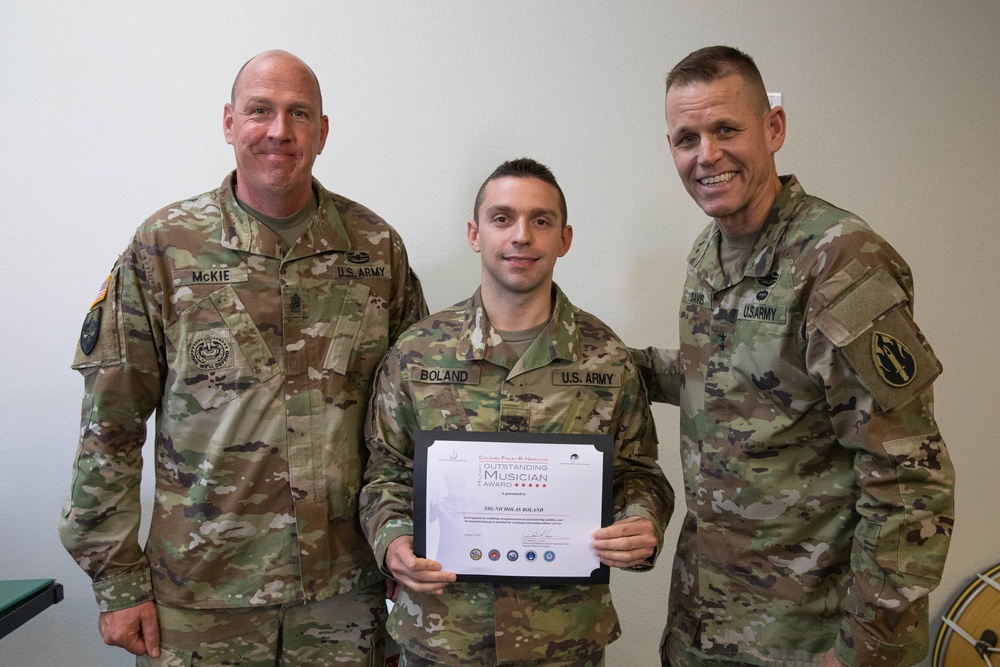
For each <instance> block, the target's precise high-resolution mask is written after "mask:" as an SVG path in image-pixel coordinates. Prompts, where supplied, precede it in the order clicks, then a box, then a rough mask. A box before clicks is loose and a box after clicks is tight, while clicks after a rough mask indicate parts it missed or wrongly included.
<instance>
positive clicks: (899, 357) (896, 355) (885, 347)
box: [872, 331, 917, 387]
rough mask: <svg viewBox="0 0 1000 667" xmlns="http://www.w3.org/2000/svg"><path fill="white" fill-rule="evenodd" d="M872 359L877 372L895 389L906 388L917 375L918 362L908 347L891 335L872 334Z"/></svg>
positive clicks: (877, 332)
mask: <svg viewBox="0 0 1000 667" xmlns="http://www.w3.org/2000/svg"><path fill="white" fill-rule="evenodd" d="M872 359H874V360H875V370H877V371H878V374H879V376H881V378H882V379H883V380H885V382H886V384H889V385H891V386H893V387H905V386H906V385H908V384H910V383H911V382H913V378H914V377H915V376H916V374H917V362H916V360H914V358H913V355H912V354H911V353H910V351H909V350H908V349H906V346H905V345H903V344H902V343H901V342H899V341H898V340H897V339H895V338H893V337H892V336H890V335H889V334H885V333H881V332H879V331H876V332H874V333H872Z"/></svg>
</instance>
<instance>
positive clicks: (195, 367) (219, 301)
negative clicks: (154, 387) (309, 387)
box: [166, 285, 279, 418]
mask: <svg viewBox="0 0 1000 667" xmlns="http://www.w3.org/2000/svg"><path fill="white" fill-rule="evenodd" d="M166 334H167V339H168V350H167V364H168V366H169V368H170V372H169V375H168V379H167V383H168V385H170V395H171V399H170V402H169V404H168V406H167V410H168V412H169V413H170V416H171V417H175V418H176V417H182V416H185V415H191V414H195V413H196V412H200V411H204V410H214V409H215V408H218V407H220V406H222V405H225V404H226V403H228V402H230V401H232V400H233V399H235V398H237V397H238V396H240V395H241V394H242V393H243V392H245V391H246V390H248V389H249V388H251V387H253V386H254V385H257V384H259V383H261V382H264V381H266V380H269V379H271V378H272V377H274V375H275V374H277V372H278V370H279V368H278V363H277V361H276V360H275V358H274V355H273V354H271V350H270V349H269V348H268V346H267V343H265V342H264V338H263V337H262V336H261V334H260V330H259V329H258V328H257V324H256V323H255V322H254V321H253V318H252V317H250V314H249V313H247V311H246V308H244V306H243V302H242V301H240V298H239V296H238V295H237V294H236V291H235V290H234V289H233V288H232V287H231V286H229V285H227V286H225V287H223V288H222V289H219V290H216V291H215V292H212V293H211V294H210V295H208V296H207V297H206V298H204V299H202V300H201V301H199V302H197V303H195V304H194V305H192V306H191V307H189V308H187V309H186V310H184V311H183V312H182V313H181V314H180V317H179V319H178V321H177V322H176V323H175V324H173V325H172V326H171V327H169V328H168V329H167V331H166ZM171 347H172V348H173V349H170V348H171Z"/></svg>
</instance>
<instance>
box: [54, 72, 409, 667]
mask: <svg viewBox="0 0 1000 667" xmlns="http://www.w3.org/2000/svg"><path fill="white" fill-rule="evenodd" d="M327 130H328V122H327V118H326V116H324V115H322V102H321V99H320V91H319V84H318V82H317V80H316V78H315V75H314V74H313V73H312V70H310V69H309V68H308V67H307V66H306V65H305V63H303V62H302V61H300V60H299V59H298V58H295V57H294V56H292V55H291V54H288V53H284V52H268V53H265V54H262V55H260V56H258V57H256V58H254V59H253V60H251V61H250V62H248V63H247V65H245V66H244V68H243V69H242V70H241V71H240V74H239V75H238V77H237V80H236V83H235V84H234V88H233V100H232V103H231V104H227V105H226V108H225V116H224V131H225V135H226V139H227V141H228V142H229V143H231V144H233V146H234V149H235V153H236V165H237V166H236V171H235V172H234V173H233V174H231V175H230V176H228V177H227V178H226V179H225V180H224V181H223V183H222V185H221V187H219V188H218V189H216V190H213V191H211V192H207V193H205V194H202V195H199V196H197V197H194V198H192V199H188V200H186V201H181V202H178V203H175V204H172V205H170V206H167V207H166V208H164V209H162V210H161V211H160V212H158V213H156V214H154V215H153V216H152V217H150V218H149V219H148V220H147V221H146V222H145V223H144V224H143V225H142V226H141V227H140V228H139V229H138V231H137V232H136V234H135V236H134V238H133V239H132V242H131V244H130V245H129V246H128V248H127V249H126V250H125V252H124V253H123V254H122V256H121V258H120V259H119V261H118V262H117V263H116V264H115V266H114V268H113V269H112V272H111V275H110V276H109V278H108V280H107V282H106V283H105V284H104V286H103V287H102V289H101V291H100V294H99V296H98V298H97V300H96V301H95V302H94V304H93V305H92V306H91V309H90V312H89V314H88V315H87V317H86V320H85V323H84V327H83V333H82V335H81V337H80V344H79V348H78V349H77V354H76V359H75V361H74V364H73V367H74V368H76V369H77V370H79V371H80V372H81V373H82V375H83V376H84V378H85V395H84V401H83V415H82V427H81V439H80V446H79V449H78V451H77V455H76V463H75V467H74V472H73V483H72V490H71V493H70V497H69V500H68V501H67V504H66V508H65V511H64V513H63V516H62V521H61V523H60V534H61V537H62V540H63V543H64V544H65V545H66V548H67V549H68V550H69V552H70V553H71V554H72V555H73V557H74V558H75V559H76V560H77V562H78V563H79V564H80V566H81V567H82V568H83V569H84V570H85V571H86V572H87V574H89V575H90V576H91V577H92V578H93V587H94V592H95V594H96V597H97V602H98V604H99V606H100V609H101V619H100V629H101V633H102V636H103V637H104V639H105V641H106V642H107V643H109V644H113V645H119V646H123V647H124V648H126V649H128V650H129V651H131V652H132V653H135V654H136V655H139V656H142V657H141V658H140V659H139V662H140V664H162V665H181V664H184V665H187V664H196V665H218V664H241V665H244V667H246V666H247V665H253V666H257V665H261V666H263V665H277V664H281V665H286V664H302V665H332V664H341V663H344V662H347V663H352V664H365V665H367V664H369V663H370V664H381V652H382V650H383V640H384V633H385V631H384V619H385V613H386V612H385V599H384V593H385V591H384V586H383V577H382V574H381V572H379V568H378V566H377V565H376V563H375V560H374V558H373V556H372V553H371V549H370V547H369V546H368V544H367V543H366V541H365V539H364V536H363V535H362V533H361V529H360V525H359V523H358V507H357V499H358V493H359V491H360V488H361V482H362V475H363V472H364V465H365V457H366V450H365V449H364V447H363V445H362V443H361V440H362V436H363V421H364V414H365V409H366V407H367V403H368V397H369V393H370V388H371V383H372V379H373V375H374V372H375V369H376V367H377V365H378V363H379V361H380V360H381V359H382V357H383V356H384V354H385V353H386V351H387V350H388V348H389V345H390V344H391V342H392V341H393V340H394V339H395V338H396V336H397V335H398V334H399V333H401V332H402V331H403V330H405V329H406V328H407V327H408V326H409V325H411V324H413V323H414V322H415V321H416V320H418V319H420V317H422V316H423V315H424V314H426V306H425V304H424V300H423V295H422V293H421V289H420V284H419V282H418V281H417V279H416V276H415V275H414V274H413V272H412V271H411V270H410V268H409V265H408V263H407V258H406V251H405V249H404V247H403V244H402V241H401V240H400V239H399V237H398V236H397V235H396V232H395V231H394V230H393V229H392V228H391V227H389V226H388V225H387V224H386V223H385V222H384V221H382V220H381V219H380V218H378V217H377V216H376V215H375V214H373V213H372V212H371V211H369V210H368V209H366V208H364V207H363V206H361V205H359V204H356V203H354V202H352V201H350V200H348V199H345V198H344V197H341V196H339V195H336V194H333V193H331V192H329V191H328V190H326V189H325V188H323V186H322V185H320V184H319V183H318V182H317V181H315V180H313V179H312V177H311V173H312V164H313V161H314V159H315V157H316V155H317V154H319V153H320V151H321V150H322V148H323V144H324V142H325V139H326V135H327ZM154 412H155V413H156V418H155V445H154V449H153V465H154V466H155V470H156V492H155V505H154V507H153V512H152V520H151V525H150V529H149V538H148V540H147V542H146V545H145V549H144V550H143V549H140V546H139V544H138V541H137V532H138V529H139V516H140V497H139V482H140V470H141V466H142V459H141V448H142V444H143V442H144V440H145V435H146V431H145V423H146V419H147V418H148V417H149V416H150V415H151V414H152V413H154ZM154 603H155V605H154ZM161 642H162V646H161ZM161 649H162V650H161ZM144 654H145V655H144Z"/></svg>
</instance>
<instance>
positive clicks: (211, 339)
mask: <svg viewBox="0 0 1000 667" xmlns="http://www.w3.org/2000/svg"><path fill="white" fill-rule="evenodd" d="M188 357H189V358H190V359H191V363H192V364H194V365H195V366H197V367H198V368H200V369H202V370H204V371H214V370H218V369H220V368H225V367H226V366H227V365H228V364H229V361H230V360H231V359H232V358H233V351H232V348H231V347H230V345H229V341H228V340H226V339H224V338H222V337H221V336H219V335H217V334H212V333H210V334H205V335H204V336H202V337H201V338H199V339H198V340H196V341H195V342H194V343H192V344H191V350H190V351H189V352H188Z"/></svg>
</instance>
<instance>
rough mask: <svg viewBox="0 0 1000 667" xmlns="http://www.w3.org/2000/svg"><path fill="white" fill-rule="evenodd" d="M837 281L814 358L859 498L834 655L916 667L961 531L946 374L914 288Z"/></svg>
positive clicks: (878, 276) (893, 280)
mask: <svg viewBox="0 0 1000 667" xmlns="http://www.w3.org/2000/svg"><path fill="white" fill-rule="evenodd" d="M848 273H850V272H848ZM837 280H838V281H839V284H838V285H837V286H836V291H838V292H840V293H839V294H837V295H836V297H835V298H833V299H830V300H829V303H828V305H824V306H823V307H822V309H821V314H820V315H819V316H818V317H817V318H816V319H815V320H814V322H815V325H816V326H815V328H811V327H808V325H807V339H808V343H807V353H806V354H807V366H808V368H809V370H810V372H814V373H816V375H817V376H818V377H819V379H821V381H822V382H823V383H824V384H825V386H826V387H827V389H826V395H827V402H828V405H829V409H830V416H831V421H832V423H833V427H834V430H835V432H836V436H837V439H838V441H839V443H840V445H841V446H843V447H845V448H846V449H847V450H849V451H850V452H851V453H852V455H853V458H854V477H855V481H856V483H857V486H858V500H857V504H856V511H857V513H858V515H859V521H858V526H857V528H856V530H855V532H854V537H853V542H852V551H851V569H850V581H849V589H848V592H847V595H846V598H845V599H844V602H843V614H844V615H843V620H842V623H841V628H840V632H839V636H838V637H837V639H836V643H835V645H834V646H835V650H836V653H837V656H838V658H840V660H841V661H843V662H844V663H845V664H847V665H851V666H857V665H875V664H879V665H913V664H916V663H917V662H919V661H920V660H922V659H923V658H924V657H925V656H926V654H927V645H928V606H927V595H928V593H929V592H930V591H931V590H932V589H933V588H935V587H936V586H937V584H938V583H939V582H940V579H941V571H942V568H943V566H944V560H945V555H946V554H947V551H948V543H949V540H950V538H951V531H952V525H953V522H954V514H953V495H954V493H953V492H954V470H953V467H952V464H951V460H950V458H949V456H948V451H947V449H946V448H945V444H944V441H943V440H942V438H941V435H940V433H939V432H938V427H937V424H936V423H935V421H934V416H933V395H932V388H931V384H932V382H933V380H934V378H935V377H936V376H937V375H938V372H939V370H940V366H939V365H938V362H937V359H936V358H935V357H934V354H933V352H932V351H931V349H930V347H929V346H928V345H927V344H926V341H925V340H924V339H923V336H922V335H921V334H920V331H919V330H918V329H917V327H916V324H915V323H914V322H913V318H912V311H911V307H910V297H909V294H910V291H909V285H908V283H907V282H906V281H900V279H899V278H897V277H892V276H890V273H889V271H887V270H885V269H881V268H879V269H875V270H868V271H866V272H865V273H864V274H863V275H859V276H849V275H846V274H844V273H843V272H842V273H841V274H840V276H839V278H837ZM845 284H847V287H846V288H844V285H845ZM841 290H842V291H841ZM819 292H820V298H821V299H824V298H825V297H829V296H831V294H829V293H827V294H826V295H825V296H824V295H823V290H822V289H820V290H819Z"/></svg>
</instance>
